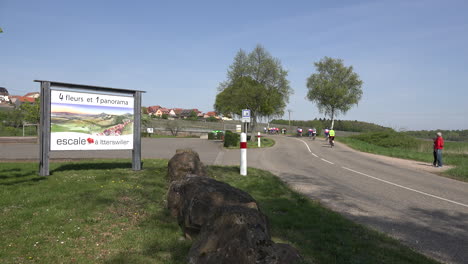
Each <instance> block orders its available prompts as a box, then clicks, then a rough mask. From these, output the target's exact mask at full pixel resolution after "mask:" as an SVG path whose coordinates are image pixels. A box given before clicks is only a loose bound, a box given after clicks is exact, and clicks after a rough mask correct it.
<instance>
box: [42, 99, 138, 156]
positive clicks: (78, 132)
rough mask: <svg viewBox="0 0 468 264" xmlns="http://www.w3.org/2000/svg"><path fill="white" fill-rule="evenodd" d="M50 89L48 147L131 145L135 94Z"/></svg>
mask: <svg viewBox="0 0 468 264" xmlns="http://www.w3.org/2000/svg"><path fill="white" fill-rule="evenodd" d="M50 93H51V94H50V98H51V101H50V102H51V108H50V115H51V116H50V118H51V123H50V150H111V149H112V150H116V149H133V139H134V137H133V131H134V130H133V123H134V97H132V96H117V95H108V94H99V93H88V92H86V93H85V92H70V91H63V90H51V91H50Z"/></svg>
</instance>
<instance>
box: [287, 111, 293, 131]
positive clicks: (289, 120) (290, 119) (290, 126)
mask: <svg viewBox="0 0 468 264" xmlns="http://www.w3.org/2000/svg"><path fill="white" fill-rule="evenodd" d="M292 111H293V110H291V109H288V113H289V127H290V128H291V112H292Z"/></svg>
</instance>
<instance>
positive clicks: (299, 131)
mask: <svg viewBox="0 0 468 264" xmlns="http://www.w3.org/2000/svg"><path fill="white" fill-rule="evenodd" d="M297 136H298V137H302V128H300V127H298V128H297Z"/></svg>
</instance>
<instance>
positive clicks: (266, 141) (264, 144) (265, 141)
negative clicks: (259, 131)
mask: <svg viewBox="0 0 468 264" xmlns="http://www.w3.org/2000/svg"><path fill="white" fill-rule="evenodd" d="M260 140H261V141H260V146H261V147H260V148H269V147H273V146H274V145H275V143H276V142H275V141H274V140H273V139H271V138H266V137H262V138H260ZM238 148H239V146H231V147H227V149H238ZM247 148H251V149H255V148H259V147H258V141H257V140H255V141H253V142H252V141H247Z"/></svg>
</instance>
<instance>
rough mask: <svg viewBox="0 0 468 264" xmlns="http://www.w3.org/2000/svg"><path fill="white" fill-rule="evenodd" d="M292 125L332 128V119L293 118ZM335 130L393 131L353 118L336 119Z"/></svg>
mask: <svg viewBox="0 0 468 264" xmlns="http://www.w3.org/2000/svg"><path fill="white" fill-rule="evenodd" d="M271 123H272V124H278V125H288V124H289V120H283V119H278V120H273V121H271ZM291 126H297V127H302V128H309V127H315V128H316V129H318V130H319V131H320V130H323V129H325V128H330V126H331V120H329V119H315V120H308V121H303V120H291ZM334 129H335V130H339V131H350V132H377V131H393V129H391V128H389V127H384V126H380V125H377V124H373V123H367V122H362V121H357V120H354V121H351V120H335V125H334Z"/></svg>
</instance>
